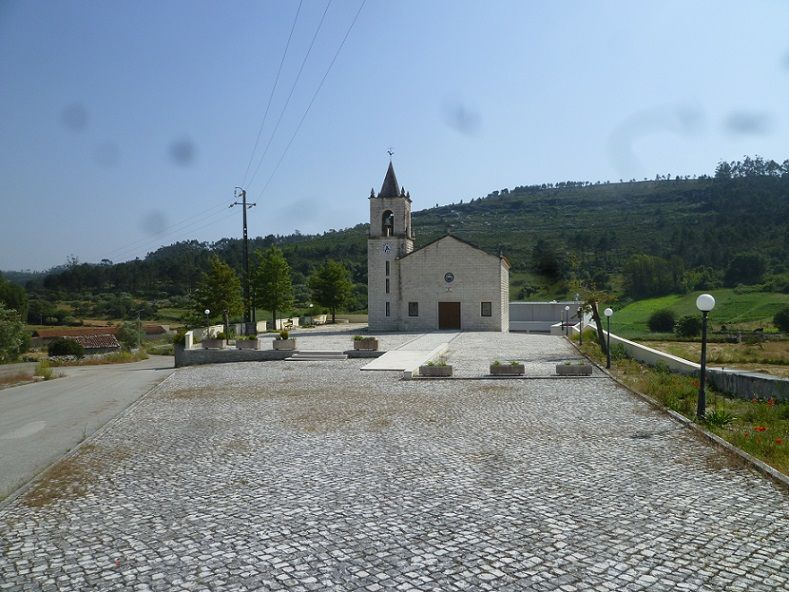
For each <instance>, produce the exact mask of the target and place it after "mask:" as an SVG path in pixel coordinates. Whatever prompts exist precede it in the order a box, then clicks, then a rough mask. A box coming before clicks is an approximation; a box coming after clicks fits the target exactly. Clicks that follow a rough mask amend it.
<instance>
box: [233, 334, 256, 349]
mask: <svg viewBox="0 0 789 592" xmlns="http://www.w3.org/2000/svg"><path fill="white" fill-rule="evenodd" d="M236 349H260V340H259V339H258V336H257V335H242V336H240V337H236Z"/></svg>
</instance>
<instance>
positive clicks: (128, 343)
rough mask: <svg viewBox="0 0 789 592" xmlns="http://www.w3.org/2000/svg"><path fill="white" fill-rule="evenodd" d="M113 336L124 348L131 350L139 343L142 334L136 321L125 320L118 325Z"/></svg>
mask: <svg viewBox="0 0 789 592" xmlns="http://www.w3.org/2000/svg"><path fill="white" fill-rule="evenodd" d="M115 337H117V339H118V341H120V343H121V345H122V346H123V347H124V348H125V349H128V350H132V349H134V348H135V347H137V346H138V345H139V344H140V341H141V338H142V335H140V328H139V326H138V325H137V323H136V322H133V321H126V322H125V323H123V324H122V325H121V326H120V328H119V329H118V332H117V333H116V334H115Z"/></svg>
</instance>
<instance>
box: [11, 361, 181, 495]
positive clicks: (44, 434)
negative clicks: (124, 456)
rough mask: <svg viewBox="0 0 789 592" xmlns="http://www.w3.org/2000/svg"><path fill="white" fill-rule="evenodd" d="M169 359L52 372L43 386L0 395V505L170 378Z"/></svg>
mask: <svg viewBox="0 0 789 592" xmlns="http://www.w3.org/2000/svg"><path fill="white" fill-rule="evenodd" d="M172 366H173V361H172V358H170V357H165V356H152V357H151V358H149V359H148V360H144V361H142V362H135V363H132V364H114V365H107V366H82V367H73V368H55V369H54V370H55V372H56V373H58V372H62V373H64V374H65V376H64V377H63V378H57V379H55V380H50V381H47V382H39V383H35V384H26V385H23V386H18V387H14V388H8V389H3V390H0V500H2V499H3V498H5V497H7V496H8V495H10V494H11V493H13V492H14V491H15V490H16V489H17V488H18V487H20V486H21V485H23V484H24V483H26V482H27V481H28V480H30V479H31V478H32V477H34V476H35V475H36V474H38V473H39V472H40V471H42V470H43V469H45V468H47V467H48V466H49V465H50V464H52V463H53V462H54V461H55V460H57V459H58V458H60V457H61V456H63V455H64V454H65V453H66V452H68V451H69V450H71V449H72V448H74V446H76V445H77V444H79V442H81V441H82V440H83V439H84V438H85V437H86V436H89V435H90V434H92V433H93V432H95V431H96V430H97V429H99V428H100V427H101V426H103V425H104V424H105V423H107V422H108V421H109V420H110V419H112V418H113V417H115V416H116V415H118V414H119V413H120V412H121V411H123V410H124V409H125V408H126V407H128V406H129V405H130V404H131V403H133V402H134V401H136V400H137V399H138V398H139V397H140V396H141V395H142V394H144V393H146V392H147V391H149V390H150V389H151V388H153V387H154V386H155V385H157V384H159V383H160V382H161V381H162V380H164V379H165V378H166V377H167V376H169V375H170V374H171V373H172V372H173V367H172Z"/></svg>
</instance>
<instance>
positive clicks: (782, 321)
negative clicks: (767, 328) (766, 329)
mask: <svg viewBox="0 0 789 592" xmlns="http://www.w3.org/2000/svg"><path fill="white" fill-rule="evenodd" d="M773 325H775V326H776V327H778V329H779V330H781V331H783V332H784V333H789V306H784V307H783V308H782V309H781V310H779V311H778V312H777V313H775V316H774V317H773Z"/></svg>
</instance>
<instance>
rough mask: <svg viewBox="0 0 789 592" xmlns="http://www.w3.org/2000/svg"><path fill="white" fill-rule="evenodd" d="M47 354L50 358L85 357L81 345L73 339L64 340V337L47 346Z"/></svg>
mask: <svg viewBox="0 0 789 592" xmlns="http://www.w3.org/2000/svg"><path fill="white" fill-rule="evenodd" d="M47 353H48V354H49V355H50V356H75V357H77V358H83V357H85V348H84V347H82V344H81V343H78V342H76V341H74V340H73V339H66V338H65V337H58V338H57V339H55V341H52V342H51V343H50V344H49V345H48V346H47Z"/></svg>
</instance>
